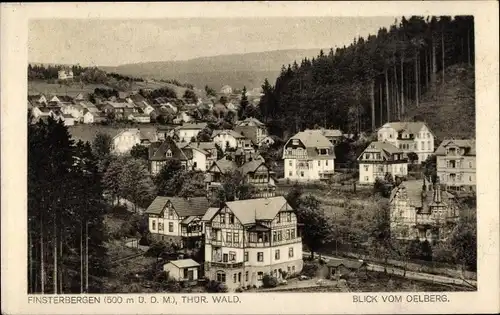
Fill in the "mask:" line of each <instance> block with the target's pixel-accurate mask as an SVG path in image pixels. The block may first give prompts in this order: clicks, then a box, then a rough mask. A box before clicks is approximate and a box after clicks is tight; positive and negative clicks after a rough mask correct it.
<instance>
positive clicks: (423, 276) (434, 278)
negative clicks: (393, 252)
mask: <svg viewBox="0 0 500 315" xmlns="http://www.w3.org/2000/svg"><path fill="white" fill-rule="evenodd" d="M304 256H310V253H309V252H304ZM321 258H322V259H323V260H325V261H328V260H329V259H345V258H343V257H335V256H331V255H324V254H321ZM367 269H368V270H371V271H377V272H384V269H385V270H387V272H388V273H390V274H394V275H398V276H403V275H405V276H404V277H405V278H408V279H413V280H423V281H430V282H435V283H441V284H452V285H463V286H467V287H475V288H477V281H475V280H464V279H459V278H451V277H446V276H440V275H434V274H430V273H423V272H415V271H406V274H405V273H404V270H403V269H400V268H397V267H393V266H386V267H385V268H384V266H383V265H380V264H373V263H370V262H367Z"/></svg>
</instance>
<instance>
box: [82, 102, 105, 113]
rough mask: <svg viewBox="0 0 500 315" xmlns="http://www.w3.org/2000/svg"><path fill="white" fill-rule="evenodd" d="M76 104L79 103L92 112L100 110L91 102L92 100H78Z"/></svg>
mask: <svg viewBox="0 0 500 315" xmlns="http://www.w3.org/2000/svg"><path fill="white" fill-rule="evenodd" d="M78 104H80V105H81V106H82V107H83V108H84V109H86V110H88V111H89V112H92V113H98V112H100V110H99V109H98V108H97V106H95V105H94V104H92V102H89V101H80V102H78Z"/></svg>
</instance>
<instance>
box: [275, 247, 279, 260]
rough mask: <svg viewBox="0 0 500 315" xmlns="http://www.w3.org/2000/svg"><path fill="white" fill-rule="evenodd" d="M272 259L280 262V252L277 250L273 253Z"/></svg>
mask: <svg viewBox="0 0 500 315" xmlns="http://www.w3.org/2000/svg"><path fill="white" fill-rule="evenodd" d="M274 259H276V260H280V250H279V249H277V250H275V251H274Z"/></svg>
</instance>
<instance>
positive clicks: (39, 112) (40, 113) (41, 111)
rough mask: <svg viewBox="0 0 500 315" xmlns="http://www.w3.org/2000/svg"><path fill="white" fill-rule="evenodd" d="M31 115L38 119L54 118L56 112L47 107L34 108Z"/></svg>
mask: <svg viewBox="0 0 500 315" xmlns="http://www.w3.org/2000/svg"><path fill="white" fill-rule="evenodd" d="M31 114H32V115H33V118H35V119H38V118H39V117H49V116H53V115H54V112H53V111H52V110H51V109H50V108H47V107H39V106H33V108H32V109H31Z"/></svg>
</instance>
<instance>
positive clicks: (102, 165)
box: [92, 133, 113, 172]
mask: <svg viewBox="0 0 500 315" xmlns="http://www.w3.org/2000/svg"><path fill="white" fill-rule="evenodd" d="M112 146H113V141H112V139H111V136H110V135H109V134H107V133H98V134H96V136H95V138H94V140H93V141H92V151H93V152H94V154H95V156H97V158H98V159H99V170H100V171H101V172H103V171H105V169H106V167H107V165H108V163H109V156H110V154H111V149H112Z"/></svg>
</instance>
